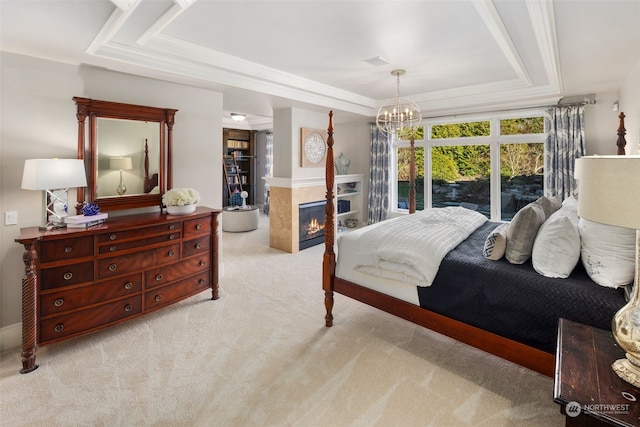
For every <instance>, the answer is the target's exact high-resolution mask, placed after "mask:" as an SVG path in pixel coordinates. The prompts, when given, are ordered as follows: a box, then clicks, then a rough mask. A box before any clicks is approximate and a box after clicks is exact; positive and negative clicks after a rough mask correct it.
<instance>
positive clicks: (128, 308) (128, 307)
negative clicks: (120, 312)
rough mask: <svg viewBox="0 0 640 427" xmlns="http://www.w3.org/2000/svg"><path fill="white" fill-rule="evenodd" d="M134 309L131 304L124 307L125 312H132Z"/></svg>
mask: <svg viewBox="0 0 640 427" xmlns="http://www.w3.org/2000/svg"><path fill="white" fill-rule="evenodd" d="M132 309H133V307H132V306H131V304H127V305H125V306H124V311H131V310H132Z"/></svg>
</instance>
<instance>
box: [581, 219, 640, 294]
mask: <svg viewBox="0 0 640 427" xmlns="http://www.w3.org/2000/svg"><path fill="white" fill-rule="evenodd" d="M579 230H580V239H581V241H582V247H581V251H580V254H581V255H582V263H583V264H584V268H585V269H586V270H587V273H588V274H589V277H590V278H591V280H593V281H594V282H596V283H597V284H599V285H602V286H607V287H610V288H617V287H620V286H624V285H627V284H629V283H631V282H633V274H634V268H635V254H636V231H635V230H633V229H631V228H622V227H615V226H613V225H605V224H600V223H597V222H592V221H587V220H586V219H584V218H580V223H579Z"/></svg>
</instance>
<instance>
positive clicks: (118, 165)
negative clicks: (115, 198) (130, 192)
mask: <svg viewBox="0 0 640 427" xmlns="http://www.w3.org/2000/svg"><path fill="white" fill-rule="evenodd" d="M109 169H114V170H119V171H120V184H118V188H116V193H118V195H119V196H124V193H126V192H127V187H126V186H125V185H124V180H123V179H122V171H123V170H129V169H133V162H132V161H131V157H122V156H120V157H112V158H111V159H109Z"/></svg>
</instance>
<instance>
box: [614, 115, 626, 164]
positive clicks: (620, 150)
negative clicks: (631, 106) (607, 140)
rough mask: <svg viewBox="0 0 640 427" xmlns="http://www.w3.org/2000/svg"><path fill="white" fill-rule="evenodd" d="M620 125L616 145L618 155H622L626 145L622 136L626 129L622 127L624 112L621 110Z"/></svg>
mask: <svg viewBox="0 0 640 427" xmlns="http://www.w3.org/2000/svg"><path fill="white" fill-rule="evenodd" d="M618 117H619V118H620V126H618V141H617V142H616V145H617V146H618V153H617V154H618V156H624V155H625V150H624V147H625V145H627V140H626V139H625V138H624V135H625V134H626V133H627V130H626V129H625V128H624V113H623V112H622V111H621V112H620V115H619V116H618Z"/></svg>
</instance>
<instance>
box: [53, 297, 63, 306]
mask: <svg viewBox="0 0 640 427" xmlns="http://www.w3.org/2000/svg"><path fill="white" fill-rule="evenodd" d="M62 304H64V300H63V299H62V298H58V299H57V300H55V301H54V302H53V305H55V306H56V307H62Z"/></svg>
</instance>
